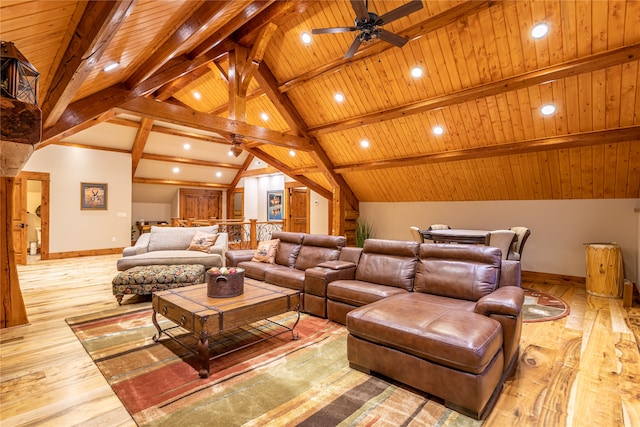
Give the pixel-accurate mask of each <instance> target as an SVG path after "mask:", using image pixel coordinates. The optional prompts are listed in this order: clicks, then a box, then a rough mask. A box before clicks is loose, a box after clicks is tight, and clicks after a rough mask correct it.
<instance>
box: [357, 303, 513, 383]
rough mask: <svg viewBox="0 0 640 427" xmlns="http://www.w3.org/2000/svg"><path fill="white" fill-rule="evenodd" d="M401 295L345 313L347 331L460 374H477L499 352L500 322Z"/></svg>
mask: <svg viewBox="0 0 640 427" xmlns="http://www.w3.org/2000/svg"><path fill="white" fill-rule="evenodd" d="M456 305H457V302H456V300H454V299H450V301H449V302H448V303H447V304H443V299H442V298H437V297H436V299H433V298H432V296H431V295H428V294H416V293H412V294H405V295H396V296H392V297H389V298H385V299H382V300H380V301H377V302H375V303H371V304H368V305H365V306H364V307H360V308H356V309H354V310H352V311H350V312H349V313H348V314H347V330H348V331H349V333H350V334H352V335H354V336H356V337H359V338H361V339H364V340H367V341H370V342H374V343H377V344H380V345H383V346H386V347H390V348H394V349H396V350H399V351H401V352H404V353H409V354H411V355H414V356H416V357H419V358H421V359H425V360H429V361H431V362H434V363H438V364H440V365H444V366H448V367H451V368H453V369H457V370H460V371H463V372H469V373H472V374H480V373H482V372H484V370H485V369H486V368H487V367H488V366H489V364H490V363H491V361H492V360H493V359H494V357H495V356H496V354H497V353H498V352H500V351H502V326H501V325H500V322H498V321H497V320H495V319H492V318H490V317H487V316H483V315H481V314H477V313H474V312H473V311H469V306H470V305H469V304H468V303H466V304H465V302H464V301H462V304H461V305H460V306H459V307H456Z"/></svg>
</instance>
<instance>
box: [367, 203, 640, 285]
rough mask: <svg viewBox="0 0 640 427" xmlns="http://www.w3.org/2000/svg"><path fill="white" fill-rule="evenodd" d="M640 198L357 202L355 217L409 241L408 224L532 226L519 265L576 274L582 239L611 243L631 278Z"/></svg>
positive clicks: (582, 267) (581, 271) (379, 234)
mask: <svg viewBox="0 0 640 427" xmlns="http://www.w3.org/2000/svg"><path fill="white" fill-rule="evenodd" d="M639 207H640V199H615V200H535V201H534V200H525V201H486V202H416V203H360V215H361V218H362V219H365V220H367V221H368V222H369V223H371V224H372V225H373V237H375V238H380V239H406V240H409V239H411V235H410V232H409V227H410V226H412V225H415V226H417V227H420V228H428V227H429V225H430V224H436V223H443V224H449V225H450V226H451V227H452V228H475V229H487V230H492V229H504V228H509V227H512V226H525V227H528V228H530V229H531V236H530V237H529V240H527V243H526V246H525V249H524V254H523V259H522V269H523V270H528V271H537V272H543V273H553V274H561V275H569V276H577V277H585V275H586V255H585V247H584V244H585V243H594V242H602V243H605V242H606V243H610V242H616V243H618V244H619V245H620V247H621V249H622V257H623V262H624V268H625V277H627V278H629V279H630V280H632V281H635V280H636V277H637V271H638V231H637V228H638V227H639V224H638V219H637V218H636V214H635V212H634V209H636V208H639Z"/></svg>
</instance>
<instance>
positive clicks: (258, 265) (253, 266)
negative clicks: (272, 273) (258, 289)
mask: <svg viewBox="0 0 640 427" xmlns="http://www.w3.org/2000/svg"><path fill="white" fill-rule="evenodd" d="M237 267H238V268H243V269H244V275H245V276H247V277H250V278H252V279H256V280H262V281H264V276H265V274H266V273H267V271H268V270H270V269H272V268H277V267H278V266H277V265H276V264H269V263H267V262H257V261H242V262H239V263H238V265H237Z"/></svg>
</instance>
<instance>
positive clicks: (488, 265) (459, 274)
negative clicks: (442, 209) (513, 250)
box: [414, 243, 502, 301]
mask: <svg viewBox="0 0 640 427" xmlns="http://www.w3.org/2000/svg"><path fill="white" fill-rule="evenodd" d="M501 262H502V261H501V258H500V250H499V249H498V248H494V247H490V246H481V245H477V246H471V245H450V244H438V243H436V244H424V245H421V246H420V261H419V263H418V268H417V271H416V278H415V283H414V291H415V292H421V293H426V294H433V295H441V296H445V297H451V298H458V299H465V300H469V301H477V300H479V299H480V298H482V297H483V296H485V295H488V294H490V293H491V292H493V291H494V290H495V289H496V287H497V286H498V282H499V280H500V266H501Z"/></svg>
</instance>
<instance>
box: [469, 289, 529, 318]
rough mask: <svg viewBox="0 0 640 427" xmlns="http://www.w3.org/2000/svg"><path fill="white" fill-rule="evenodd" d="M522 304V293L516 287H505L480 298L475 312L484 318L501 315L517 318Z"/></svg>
mask: <svg viewBox="0 0 640 427" xmlns="http://www.w3.org/2000/svg"><path fill="white" fill-rule="evenodd" d="M523 304H524V291H523V290H522V289H521V288H518V287H516V286H506V287H504V288H498V289H496V290H495V291H493V292H492V293H490V294H489V295H486V296H484V297H482V298H480V299H479V300H478V302H477V303H476V309H475V312H476V313H479V314H484V315H485V316H490V315H493V314H501V315H505V316H513V317H518V316H519V315H520V310H521V309H522V305H523Z"/></svg>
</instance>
